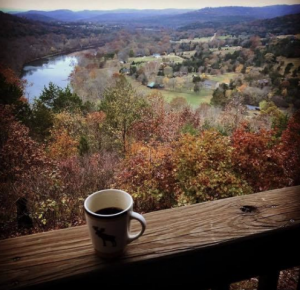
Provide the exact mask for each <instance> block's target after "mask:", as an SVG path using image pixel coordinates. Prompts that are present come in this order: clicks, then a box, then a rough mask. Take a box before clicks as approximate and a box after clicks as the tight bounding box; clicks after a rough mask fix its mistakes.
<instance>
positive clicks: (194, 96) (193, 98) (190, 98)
mask: <svg viewBox="0 0 300 290" xmlns="http://www.w3.org/2000/svg"><path fill="white" fill-rule="evenodd" d="M160 92H161V93H162V95H163V96H164V98H165V100H166V101H167V102H168V103H170V102H171V101H172V100H173V99H174V98H176V97H183V98H185V99H186V101H187V102H188V104H189V105H191V106H192V107H193V108H197V107H198V106H199V105H200V104H203V103H210V100H211V98H212V90H208V89H201V90H200V92H199V93H195V92H175V91H169V90H161V91H160Z"/></svg>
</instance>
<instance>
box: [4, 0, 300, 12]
mask: <svg viewBox="0 0 300 290" xmlns="http://www.w3.org/2000/svg"><path fill="white" fill-rule="evenodd" d="M276 4H289V5H291V4H300V0H285V1H284V0H251V1H249V0H247V1H245V0H213V1H201V0H85V1H84V0H0V9H1V10H16V9H17V10H32V9H35V10H56V9H70V10H112V9H120V8H122V9H126V8H129V9H164V8H191V9H198V8H204V7H208V6H209V7H218V6H267V5H276Z"/></svg>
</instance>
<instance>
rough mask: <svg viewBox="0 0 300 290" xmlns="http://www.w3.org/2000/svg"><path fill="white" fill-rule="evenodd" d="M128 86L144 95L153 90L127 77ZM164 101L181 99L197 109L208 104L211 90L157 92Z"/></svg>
mask: <svg viewBox="0 0 300 290" xmlns="http://www.w3.org/2000/svg"><path fill="white" fill-rule="evenodd" d="M127 80H128V81H129V82H130V84H131V85H132V86H133V87H134V88H135V89H136V90H137V91H138V92H141V93H143V94H145V95H148V94H151V93H153V91H154V90H153V89H149V88H147V87H146V86H144V85H142V84H140V83H139V82H138V81H136V80H135V79H133V78H131V77H127ZM159 92H160V93H161V94H162V96H163V97H164V99H165V100H166V101H167V102H168V103H169V102H171V101H172V100H173V99H174V98H176V97H183V98H185V99H186V101H187V102H188V104H189V105H191V106H192V107H193V108H197V107H198V106H199V105H200V104H202V103H209V102H210V100H211V98H212V93H213V91H212V90H209V89H201V90H200V92H199V93H195V92H178V91H171V90H164V89H163V90H159Z"/></svg>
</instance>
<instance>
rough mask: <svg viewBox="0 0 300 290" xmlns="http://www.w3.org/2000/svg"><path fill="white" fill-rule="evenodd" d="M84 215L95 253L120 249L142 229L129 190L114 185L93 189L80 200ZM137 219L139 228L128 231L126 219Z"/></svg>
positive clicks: (113, 252) (107, 254) (142, 220)
mask: <svg viewBox="0 0 300 290" xmlns="http://www.w3.org/2000/svg"><path fill="white" fill-rule="evenodd" d="M84 209H85V217H86V221H87V225H88V228H89V233H90V237H91V239H92V243H93V246H94V248H95V250H96V253H97V254H98V255H99V256H100V257H103V258H114V257H116V256H119V255H121V254H122V253H123V251H124V249H125V247H126V245H127V244H129V243H131V242H132V241H134V240H135V239H137V238H138V237H140V236H141V235H142V234H143V233H144V231H145V229H146V220H145V218H144V217H143V216H142V215H140V214H138V213H136V212H133V200H132V197H131V195H130V194H128V193H127V192H125V191H123V190H118V189H104V190H100V191H97V192H95V193H93V194H91V195H90V196H88V197H87V198H86V200H85V201H84ZM132 219H135V220H138V221H139V222H140V223H141V225H142V230H141V231H140V232H139V233H138V234H135V235H132V234H130V222H131V220H132Z"/></svg>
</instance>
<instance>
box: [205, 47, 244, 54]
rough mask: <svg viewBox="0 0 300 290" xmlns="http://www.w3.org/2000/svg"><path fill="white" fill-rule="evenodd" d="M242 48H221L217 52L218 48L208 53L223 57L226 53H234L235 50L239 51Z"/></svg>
mask: <svg viewBox="0 0 300 290" xmlns="http://www.w3.org/2000/svg"><path fill="white" fill-rule="evenodd" d="M241 49H242V47H241V46H232V47H225V46H223V47H221V50H219V49H218V48H211V49H210V51H212V52H213V53H214V54H221V55H225V54H227V53H234V52H235V51H237V50H241Z"/></svg>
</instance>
